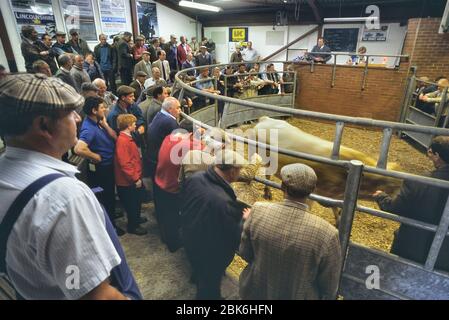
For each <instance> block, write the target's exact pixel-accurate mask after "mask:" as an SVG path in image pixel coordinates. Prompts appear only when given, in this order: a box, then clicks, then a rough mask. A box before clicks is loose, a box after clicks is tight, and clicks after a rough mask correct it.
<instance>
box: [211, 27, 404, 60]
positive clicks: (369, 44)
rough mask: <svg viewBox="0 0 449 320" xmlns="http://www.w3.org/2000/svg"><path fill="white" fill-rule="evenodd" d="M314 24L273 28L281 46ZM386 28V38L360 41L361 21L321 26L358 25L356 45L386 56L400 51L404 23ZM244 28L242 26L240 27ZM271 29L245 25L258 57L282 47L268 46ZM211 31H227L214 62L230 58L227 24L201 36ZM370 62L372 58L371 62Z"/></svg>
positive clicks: (306, 44) (306, 43) (309, 42)
mask: <svg viewBox="0 0 449 320" xmlns="http://www.w3.org/2000/svg"><path fill="white" fill-rule="evenodd" d="M315 26H316V25H292V26H285V27H278V26H277V27H276V31H284V41H283V45H285V44H287V43H289V42H291V41H292V40H294V39H296V38H298V37H299V36H300V35H301V34H304V33H306V32H308V31H309V30H311V29H313V28H314V27H315ZM388 26H389V28H388V29H389V31H388V36H387V41H361V39H362V35H363V24H326V25H324V26H323V29H327V28H359V29H360V31H359V40H358V44H357V47H360V46H365V47H366V48H367V52H368V53H372V54H385V55H394V54H401V52H402V46H403V43H404V39H405V35H406V32H407V26H402V27H401V26H400V25H399V23H390V24H388ZM241 27H245V26H241ZM267 31H273V26H271V25H270V26H248V40H250V41H252V42H253V47H254V48H255V49H256V50H257V51H258V52H259V54H260V55H261V57H265V56H268V55H269V54H271V53H273V52H275V51H276V50H278V49H280V48H281V47H282V46H281V45H277V46H273V45H267V44H266V42H265V40H266V32H267ZM213 32H225V33H226V42H227V43H226V44H217V45H216V56H217V61H220V62H221V63H226V62H228V61H229V58H230V56H231V53H232V52H230V46H229V27H206V28H204V35H205V36H206V37H208V38H210V37H211V35H212V33H213ZM317 37H318V32H314V33H313V34H311V35H309V36H308V37H306V38H305V39H303V40H301V41H299V42H298V43H296V44H294V45H293V46H292V47H291V49H293V50H289V53H288V60H291V59H293V58H294V57H296V56H297V55H298V53H299V52H298V51H296V50H294V49H307V50H308V51H311V50H312V48H313V46H315V44H316V42H317ZM271 60H287V53H286V52H282V53H280V54H278V55H277V56H276V57H273V58H272V59H271ZM347 60H348V57H347V56H340V57H339V58H338V59H337V63H339V64H345V63H346V61H347ZM370 62H371V61H370ZM382 62H383V58H382V57H380V58H374V61H373V63H382ZM395 62H396V61H395V60H394V59H392V58H390V59H388V66H394V65H395Z"/></svg>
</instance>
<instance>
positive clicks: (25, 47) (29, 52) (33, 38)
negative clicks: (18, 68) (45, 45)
mask: <svg viewBox="0 0 449 320" xmlns="http://www.w3.org/2000/svg"><path fill="white" fill-rule="evenodd" d="M37 39H38V33H37V31H36V30H35V29H34V27H33V26H28V25H25V26H22V44H21V45H20V48H21V50H22V55H23V58H24V59H25V68H26V70H27V72H32V66H33V62H34V61H36V60H41V59H42V58H44V57H46V56H48V55H49V53H50V52H49V51H48V50H41V49H40V48H39V47H38V45H37Z"/></svg>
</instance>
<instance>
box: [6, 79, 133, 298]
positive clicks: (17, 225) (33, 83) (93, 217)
mask: <svg viewBox="0 0 449 320" xmlns="http://www.w3.org/2000/svg"><path fill="white" fill-rule="evenodd" d="M30 92H33V94H32V95H30V94H29V93H30ZM49 96H50V97H53V99H48V97H49ZM83 103H84V99H83V98H82V97H81V96H80V95H79V94H77V93H76V91H75V90H74V89H73V88H72V87H70V86H69V85H67V84H65V83H61V82H60V81H59V80H57V79H54V78H47V77H46V76H45V75H43V74H20V75H13V76H8V77H7V78H6V79H5V80H4V81H2V82H1V84H0V106H1V107H0V136H2V137H5V140H6V152H5V154H4V155H3V156H2V157H1V158H0V202H1V203H2V206H1V207H0V221H1V225H0V235H1V237H0V239H1V244H0V248H2V250H1V256H0V258H1V259H0V267H1V270H0V271H1V272H5V271H6V273H7V274H8V277H9V279H10V281H11V283H12V285H13V286H14V288H15V289H16V291H17V292H18V294H19V295H20V296H21V297H22V298H24V299H30V300H31V299H33V300H34V299H35V300H40V299H42V300H66V299H71V300H75V299H101V300H105V299H127V297H129V298H133V299H141V294H140V292H139V289H138V287H137V285H136V283H135V281H134V278H133V276H132V274H131V271H130V269H129V267H128V265H127V263H126V259H125V256H124V254H123V249H122V247H121V245H120V242H119V241H118V238H117V235H116V234H115V232H114V230H113V229H112V226H111V223H110V221H109V219H108V217H107V215H105V214H104V211H103V209H102V207H101V205H100V203H99V202H98V200H97V199H96V198H95V195H94V193H93V192H92V191H91V190H90V188H89V187H88V186H87V185H85V184H84V183H83V182H81V181H80V180H78V179H76V177H75V174H77V173H78V170H77V168H75V167H73V166H72V165H69V164H67V163H65V162H63V161H61V158H62V156H63V155H64V154H65V153H66V152H67V151H68V150H69V149H70V148H71V147H73V146H74V145H75V144H76V141H77V138H76V127H77V123H78V122H79V121H80V120H81V119H80V117H79V115H78V114H77V112H76V110H78V109H79V108H80V107H81V106H82V105H83ZM13 202H14V204H15V205H14V206H13V205H12V203H13ZM8 208H9V209H8ZM30 244H32V249H31V247H30ZM68 270H77V272H76V275H77V281H76V283H78V284H79V285H74V286H70V285H68V283H69V282H70V281H68V279H69V278H68V276H69V274H72V275H73V274H74V273H73V272H72V273H68ZM70 283H71V282H70ZM36 288H38V289H36Z"/></svg>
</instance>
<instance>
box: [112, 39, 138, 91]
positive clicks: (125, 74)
mask: <svg viewBox="0 0 449 320" xmlns="http://www.w3.org/2000/svg"><path fill="white" fill-rule="evenodd" d="M131 37H132V33H131V32H124V33H123V37H122V39H120V40H119V42H118V43H117V45H116V46H117V58H118V69H119V72H120V80H121V83H122V85H126V86H128V85H129V84H130V83H131V82H132V81H133V79H132V77H133V66H134V56H133V53H132V50H131V47H130V45H129V42H130V41H131Z"/></svg>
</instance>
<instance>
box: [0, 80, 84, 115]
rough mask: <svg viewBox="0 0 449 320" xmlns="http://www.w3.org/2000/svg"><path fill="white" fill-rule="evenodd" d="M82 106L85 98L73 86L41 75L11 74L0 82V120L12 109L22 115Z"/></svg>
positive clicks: (73, 108) (74, 108)
mask: <svg viewBox="0 0 449 320" xmlns="http://www.w3.org/2000/svg"><path fill="white" fill-rule="evenodd" d="M83 104H84V98H83V97H82V96H81V95H80V94H78V93H77V92H76V91H75V89H74V88H73V87H72V86H70V85H68V84H66V83H64V82H62V81H61V80H60V79H58V78H48V77H47V76H46V75H44V74H41V73H38V74H15V75H9V76H7V77H6V78H5V79H3V80H2V81H1V82H0V117H1V116H2V111H5V110H6V109H7V108H13V109H14V111H13V113H14V114H16V115H17V116H20V115H23V114H28V113H30V112H35V113H37V114H45V113H48V112H52V111H57V110H67V111H69V110H76V109H80V108H81V107H82V106H83ZM8 113H9V114H11V109H9V110H8Z"/></svg>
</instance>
